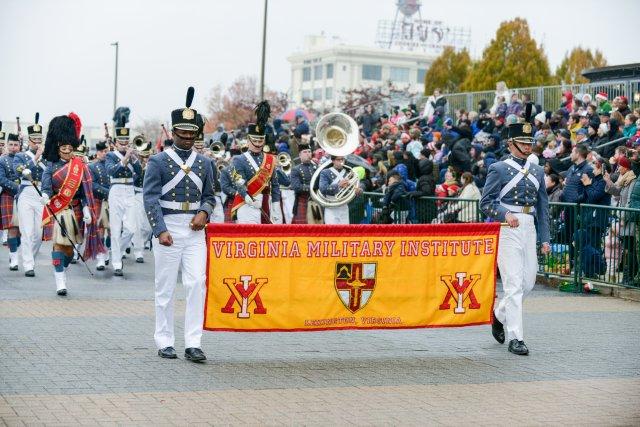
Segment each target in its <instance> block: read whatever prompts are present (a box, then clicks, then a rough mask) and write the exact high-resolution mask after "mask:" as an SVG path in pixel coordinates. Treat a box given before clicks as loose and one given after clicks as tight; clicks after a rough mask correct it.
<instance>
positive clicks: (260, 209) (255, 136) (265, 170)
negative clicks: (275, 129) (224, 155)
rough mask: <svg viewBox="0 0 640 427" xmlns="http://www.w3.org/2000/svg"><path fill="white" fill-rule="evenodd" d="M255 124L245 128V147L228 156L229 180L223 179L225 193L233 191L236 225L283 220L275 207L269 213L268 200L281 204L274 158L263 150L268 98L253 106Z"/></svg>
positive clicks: (268, 114) (269, 111)
mask: <svg viewBox="0 0 640 427" xmlns="http://www.w3.org/2000/svg"><path fill="white" fill-rule="evenodd" d="M255 113H256V123H252V124H250V125H249V127H248V135H247V136H248V139H249V144H248V150H247V151H246V152H244V153H242V154H239V155H236V156H234V157H233V158H232V159H231V165H230V178H231V179H230V180H228V181H227V180H226V179H225V181H224V182H225V184H226V185H227V187H226V188H225V187H223V191H224V192H225V193H226V194H233V195H234V196H233V202H232V205H231V212H232V216H234V217H236V222H237V223H238V224H261V223H262V224H270V223H271V222H272V219H273V220H274V222H282V218H278V215H280V216H281V215H282V213H281V211H280V213H279V214H278V211H279V210H275V209H274V215H272V214H271V202H273V203H274V204H279V203H280V187H279V186H278V179H277V175H276V174H275V173H274V172H275V169H276V166H277V165H276V163H277V161H276V157H275V156H274V155H273V154H269V153H265V152H264V151H263V149H264V146H265V140H266V132H267V121H268V120H269V116H270V114H271V107H270V106H269V103H268V102H267V101H262V102H260V103H259V104H258V105H257V106H256V108H255Z"/></svg>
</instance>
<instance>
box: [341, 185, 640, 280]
mask: <svg viewBox="0 0 640 427" xmlns="http://www.w3.org/2000/svg"><path fill="white" fill-rule="evenodd" d="M383 197H384V195H383V194H381V193H364V194H362V195H360V196H358V197H356V198H355V199H354V200H353V201H352V202H351V203H350V204H349V212H350V222H351V223H352V224H370V223H384V222H385V221H386V222H387V223H388V222H392V223H396V224H400V223H414V224H441V223H457V222H484V221H486V220H487V219H486V217H485V216H484V215H483V213H482V211H481V210H480V203H479V200H466V199H458V198H439V197H420V198H406V199H404V200H403V201H402V202H401V203H399V204H398V205H396V206H393V207H392V208H391V209H390V210H389V211H388V212H385V209H383ZM549 222H550V232H551V253H549V254H548V255H539V259H538V274H539V275H542V276H545V277H556V278H562V279H564V280H566V281H567V282H568V283H570V284H571V286H573V288H574V289H575V290H576V291H581V290H582V289H583V284H585V283H587V282H589V283H591V284H593V285H597V284H610V285H618V286H624V287H628V288H640V268H639V265H640V260H639V259H638V258H639V257H640V250H638V246H640V239H639V241H636V236H637V235H640V233H639V232H640V210H638V209H628V208H616V207H610V206H600V205H588V204H581V205H576V204H571V203H550V204H549Z"/></svg>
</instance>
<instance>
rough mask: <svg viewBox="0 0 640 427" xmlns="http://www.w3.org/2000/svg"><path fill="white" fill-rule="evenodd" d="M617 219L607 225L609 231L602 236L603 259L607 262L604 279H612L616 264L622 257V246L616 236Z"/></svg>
mask: <svg viewBox="0 0 640 427" xmlns="http://www.w3.org/2000/svg"><path fill="white" fill-rule="evenodd" d="M618 226H619V223H618V221H613V222H612V223H611V226H610V227H609V232H608V233H607V235H606V236H605V237H604V259H605V260H606V262H607V272H606V276H605V280H613V279H614V278H615V275H616V270H617V269H618V264H619V263H620V259H621V257H622V247H621V246H620V239H619V238H618V231H617V230H618Z"/></svg>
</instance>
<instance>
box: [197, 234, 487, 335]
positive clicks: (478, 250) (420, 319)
mask: <svg viewBox="0 0 640 427" xmlns="http://www.w3.org/2000/svg"><path fill="white" fill-rule="evenodd" d="M499 232H500V224H499V223H486V224H445V225H344V226H343V225H333V226H327V225H296V226H291V225H268V226H265V225H240V224H209V225H208V226H207V248H208V249H207V251H208V260H207V295H206V301H205V320H204V328H205V329H207V330H211V331H256V332H265V331H313V330H328V329H394V328H431V327H450V326H469V325H480V324H486V323H490V322H491V319H492V312H493V310H492V308H493V301H494V296H495V287H496V257H497V252H498V235H499Z"/></svg>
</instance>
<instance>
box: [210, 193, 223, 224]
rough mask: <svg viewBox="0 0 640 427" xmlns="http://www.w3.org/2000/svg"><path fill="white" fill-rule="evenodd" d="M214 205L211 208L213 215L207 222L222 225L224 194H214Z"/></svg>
mask: <svg viewBox="0 0 640 427" xmlns="http://www.w3.org/2000/svg"><path fill="white" fill-rule="evenodd" d="M215 197H216V205H215V206H214V208H213V213H212V214H211V217H209V222H211V223H215V224H222V223H223V222H224V206H223V203H224V201H225V200H226V194H223V193H216V196H215Z"/></svg>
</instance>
